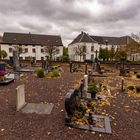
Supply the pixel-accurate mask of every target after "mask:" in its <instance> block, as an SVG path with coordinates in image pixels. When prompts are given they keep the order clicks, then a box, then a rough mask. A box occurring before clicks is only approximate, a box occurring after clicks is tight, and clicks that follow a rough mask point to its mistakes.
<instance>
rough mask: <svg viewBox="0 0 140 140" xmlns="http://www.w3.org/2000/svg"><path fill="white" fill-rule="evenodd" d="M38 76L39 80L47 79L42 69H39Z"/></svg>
mask: <svg viewBox="0 0 140 140" xmlns="http://www.w3.org/2000/svg"><path fill="white" fill-rule="evenodd" d="M37 76H38V77H39V78H43V77H45V74H44V69H42V68H39V69H37Z"/></svg>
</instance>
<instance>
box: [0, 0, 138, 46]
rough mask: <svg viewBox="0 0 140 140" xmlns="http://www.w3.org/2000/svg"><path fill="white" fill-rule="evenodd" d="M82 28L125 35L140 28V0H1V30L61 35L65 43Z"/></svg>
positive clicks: (89, 31)
mask: <svg viewBox="0 0 140 140" xmlns="http://www.w3.org/2000/svg"><path fill="white" fill-rule="evenodd" d="M81 31H85V32H88V33H89V34H92V35H107V36H123V35H130V34H131V33H132V32H133V33H138V32H140V0H0V34H1V35H2V34H3V32H24V33H28V32H31V33H39V34H56V35H61V36H62V39H63V43H64V45H66V46H67V44H68V43H70V42H71V41H72V39H74V38H75V37H76V36H77V35H78V34H79V33H80V32H81Z"/></svg>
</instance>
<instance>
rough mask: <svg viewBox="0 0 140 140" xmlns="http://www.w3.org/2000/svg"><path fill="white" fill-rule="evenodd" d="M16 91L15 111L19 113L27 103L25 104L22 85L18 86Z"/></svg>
mask: <svg viewBox="0 0 140 140" xmlns="http://www.w3.org/2000/svg"><path fill="white" fill-rule="evenodd" d="M16 90H17V111H20V110H21V109H22V108H23V107H24V106H25V105H26V104H27V103H26V102H25V91H24V85H20V86H18V87H17V88H16Z"/></svg>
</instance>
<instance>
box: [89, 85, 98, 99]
mask: <svg viewBox="0 0 140 140" xmlns="http://www.w3.org/2000/svg"><path fill="white" fill-rule="evenodd" d="M87 91H88V93H91V98H95V97H96V93H97V92H98V91H99V89H98V87H97V85H96V84H95V83H91V84H90V85H88V90H87Z"/></svg>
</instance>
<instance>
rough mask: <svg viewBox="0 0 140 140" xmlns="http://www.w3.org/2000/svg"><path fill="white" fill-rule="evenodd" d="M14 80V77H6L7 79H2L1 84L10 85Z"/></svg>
mask: <svg viewBox="0 0 140 140" xmlns="http://www.w3.org/2000/svg"><path fill="white" fill-rule="evenodd" d="M12 82H14V79H6V80H5V81H0V85H8V84H10V83H12Z"/></svg>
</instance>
